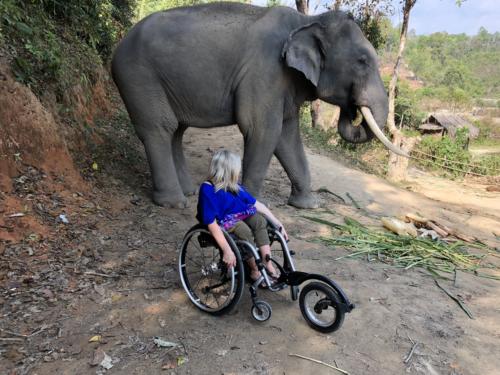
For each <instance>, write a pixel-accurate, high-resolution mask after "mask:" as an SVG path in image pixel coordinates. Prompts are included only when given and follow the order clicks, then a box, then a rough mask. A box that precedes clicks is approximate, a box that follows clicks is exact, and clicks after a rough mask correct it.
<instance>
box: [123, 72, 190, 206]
mask: <svg viewBox="0 0 500 375" xmlns="http://www.w3.org/2000/svg"><path fill="white" fill-rule="evenodd" d="M141 73H142V74H141ZM132 77H133V78H132ZM118 87H119V89H120V93H121V95H122V98H123V99H124V102H125V105H126V107H127V110H128V112H129V115H130V118H131V120H132V123H133V124H134V126H135V130H136V132H137V135H138V136H139V138H140V139H141V141H142V143H143V144H144V148H145V150H146V155H147V158H148V162H149V166H150V168H151V174H152V177H153V200H154V202H155V203H156V204H158V205H160V206H167V207H178V208H183V207H185V206H186V202H187V200H186V197H185V196H184V194H183V192H182V189H181V185H180V183H179V180H178V178H177V172H176V168H175V164H174V158H173V156H172V149H173V146H172V140H173V138H174V133H175V131H176V130H177V128H178V121H177V118H176V117H175V114H174V112H173V111H172V108H171V106H170V104H169V102H168V99H167V96H166V94H165V92H164V90H163V88H162V87H161V85H160V84H159V83H158V81H157V80H156V79H154V78H152V77H150V76H149V74H148V72H135V74H134V75H131V78H130V81H127V82H126V83H125V84H120V85H118Z"/></svg>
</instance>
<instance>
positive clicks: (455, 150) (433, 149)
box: [418, 128, 472, 177]
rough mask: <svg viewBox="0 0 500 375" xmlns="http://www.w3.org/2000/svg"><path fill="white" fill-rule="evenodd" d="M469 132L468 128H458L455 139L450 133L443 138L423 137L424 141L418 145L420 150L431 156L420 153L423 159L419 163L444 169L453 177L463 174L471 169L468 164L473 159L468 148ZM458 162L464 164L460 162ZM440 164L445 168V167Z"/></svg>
mask: <svg viewBox="0 0 500 375" xmlns="http://www.w3.org/2000/svg"><path fill="white" fill-rule="evenodd" d="M468 132H469V130H468V129H467V128H462V129H458V130H457V132H456V135H455V138H454V139H453V138H451V137H449V136H448V135H445V136H444V137H442V138H438V137H432V136H427V137H423V139H422V142H420V144H419V145H418V151H421V152H423V153H425V154H428V155H431V156H427V155H426V156H422V155H419V157H421V158H422V160H419V163H420V164H421V165H422V166H424V167H426V168H429V169H433V170H443V171H444V172H446V173H447V174H449V175H451V176H453V177H459V176H463V175H464V174H465V173H466V172H467V171H469V170H470V168H469V167H468V164H470V162H471V160H472V156H471V154H470V152H469V151H468V150H467V149H466V147H467V143H468V137H469V134H468ZM457 162H458V163H464V164H458V163H457ZM439 164H441V165H443V166H444V167H445V168H444V169H443V167H442V166H440V165H439ZM446 167H448V168H450V169H447V168H446ZM453 169H456V170H453Z"/></svg>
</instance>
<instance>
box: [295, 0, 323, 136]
mask: <svg viewBox="0 0 500 375" xmlns="http://www.w3.org/2000/svg"><path fill="white" fill-rule="evenodd" d="M295 6H296V7H297V11H299V12H300V13H302V14H309V0H295ZM320 116H321V101H320V100H319V99H318V100H315V101H313V102H312V103H311V125H312V127H313V128H317V127H319V126H321V123H320V122H321V117H320Z"/></svg>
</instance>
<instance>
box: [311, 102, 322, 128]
mask: <svg viewBox="0 0 500 375" xmlns="http://www.w3.org/2000/svg"><path fill="white" fill-rule="evenodd" d="M311 125H312V127H313V128H318V127H320V128H323V123H322V120H321V101H320V100H319V99H317V100H315V101H313V102H311Z"/></svg>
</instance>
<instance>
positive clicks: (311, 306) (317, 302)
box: [299, 282, 344, 333]
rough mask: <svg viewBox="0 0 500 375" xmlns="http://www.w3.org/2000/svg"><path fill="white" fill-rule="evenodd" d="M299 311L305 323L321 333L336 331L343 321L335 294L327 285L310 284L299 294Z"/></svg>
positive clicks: (342, 314)
mask: <svg viewBox="0 0 500 375" xmlns="http://www.w3.org/2000/svg"><path fill="white" fill-rule="evenodd" d="M299 305H300V311H301V312H302V316H303V317H304V319H305V320H306V321H307V323H308V324H309V325H310V326H311V327H312V328H314V329H315V330H317V331H319V332H323V333H330V332H333V331H336V330H337V329H339V328H340V326H341V325H342V322H343V321H344V311H343V310H342V309H341V308H340V306H341V304H340V301H339V297H338V296H337V293H336V292H335V291H334V290H333V289H332V288H331V287H330V286H328V285H326V284H323V283H319V282H312V283H309V284H307V285H306V286H305V287H304V288H303V289H302V291H301V292H300V298H299Z"/></svg>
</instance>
